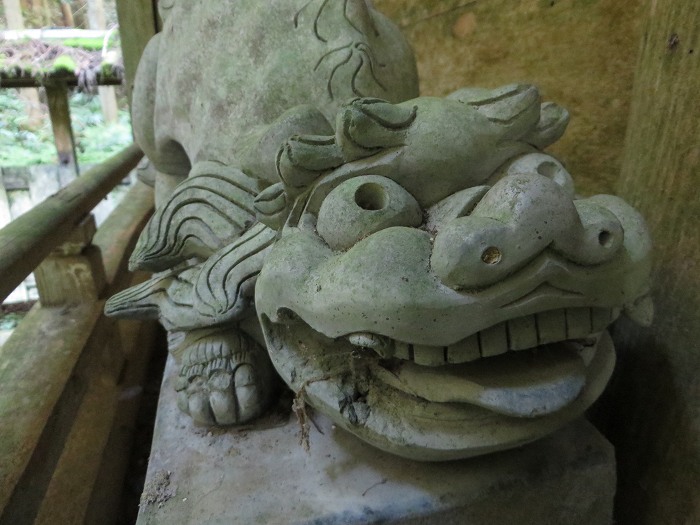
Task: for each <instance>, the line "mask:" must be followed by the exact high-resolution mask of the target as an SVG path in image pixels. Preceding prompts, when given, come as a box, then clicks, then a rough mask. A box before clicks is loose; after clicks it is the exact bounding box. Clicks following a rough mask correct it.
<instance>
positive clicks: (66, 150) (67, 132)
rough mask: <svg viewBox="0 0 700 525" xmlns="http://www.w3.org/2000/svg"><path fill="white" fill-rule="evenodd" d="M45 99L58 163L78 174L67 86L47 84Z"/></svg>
mask: <svg viewBox="0 0 700 525" xmlns="http://www.w3.org/2000/svg"><path fill="white" fill-rule="evenodd" d="M46 99H47V102H48V105H49V114H50V116H51V128H52V129H53V139H54V143H55V144H56V152H57V153H58V163H59V165H61V166H73V168H74V169H75V173H76V175H79V170H78V162H77V156H76V154H75V140H74V138H73V127H72V126H71V120H70V106H69V105H68V88H67V86H66V85H65V84H52V85H48V84H47V86H46Z"/></svg>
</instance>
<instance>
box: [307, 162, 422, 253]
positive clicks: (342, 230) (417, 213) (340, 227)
mask: <svg viewBox="0 0 700 525" xmlns="http://www.w3.org/2000/svg"><path fill="white" fill-rule="evenodd" d="M421 222H423V214H422V212H421V208H420V205H419V204H418V202H417V201H416V199H414V198H413V196H412V195H411V194H410V193H408V192H407V191H406V190H405V189H403V188H402V187H401V186H400V185H399V184H397V183H396V182H394V181H393V180H391V179H387V178H386V177H379V176H377V175H363V176H361V177H355V178H352V179H349V180H346V181H345V182H343V183H341V184H340V185H339V186H338V187H336V188H335V189H333V191H331V192H330V193H329V194H328V196H327V197H326V198H325V200H324V201H323V204H321V208H320V209H319V212H318V223H317V225H316V229H317V230H318V233H319V235H320V236H321V237H322V238H323V240H324V241H326V243H327V244H328V246H330V247H331V248H332V249H333V250H346V249H348V248H350V247H351V246H353V245H354V244H355V243H357V242H358V241H359V240H360V239H363V238H364V237H367V236H368V235H371V234H372V233H375V232H378V231H379V230H383V229H385V228H389V227H391V226H410V227H417V226H420V224H421Z"/></svg>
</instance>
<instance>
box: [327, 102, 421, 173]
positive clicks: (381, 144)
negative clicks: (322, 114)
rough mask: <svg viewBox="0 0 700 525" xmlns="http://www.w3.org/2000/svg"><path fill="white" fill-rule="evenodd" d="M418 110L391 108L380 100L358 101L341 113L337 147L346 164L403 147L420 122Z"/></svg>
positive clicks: (403, 107)
mask: <svg viewBox="0 0 700 525" xmlns="http://www.w3.org/2000/svg"><path fill="white" fill-rule="evenodd" d="M417 111H418V110H417V108H416V106H403V105H397V104H391V103H389V102H387V101H385V100H380V99H376V98H358V99H355V100H353V101H351V102H350V103H349V104H348V105H346V106H345V107H344V108H342V109H341V110H340V112H339V113H338V116H337V119H336V129H335V137H336V143H337V144H338V146H339V148H340V150H341V151H342V154H343V157H344V158H345V161H346V162H352V161H354V160H357V159H361V158H365V157H369V156H371V155H374V154H375V153H378V152H379V151H381V150H383V149H388V148H394V147H397V146H401V145H402V144H404V142H405V137H406V131H407V130H408V128H410V126H411V124H413V122H414V121H415V119H416V115H417Z"/></svg>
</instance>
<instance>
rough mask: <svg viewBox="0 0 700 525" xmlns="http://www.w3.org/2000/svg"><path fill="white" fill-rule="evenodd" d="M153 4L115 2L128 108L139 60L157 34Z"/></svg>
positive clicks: (147, 1) (145, 1) (146, 1)
mask: <svg viewBox="0 0 700 525" xmlns="http://www.w3.org/2000/svg"><path fill="white" fill-rule="evenodd" d="M155 4H156V3H155V1H154V0H117V15H118V17H119V33H120V36H121V41H122V56H123V57H124V71H125V76H126V87H127V96H128V98H129V106H131V93H132V91H133V89H134V77H135V76H136V68H137V66H138V63H139V60H140V59H141V55H142V54H143V50H144V49H145V48H146V44H147V43H148V41H149V40H150V39H151V37H152V36H153V35H155V34H156V32H157V18H158V11H157V9H156V6H155Z"/></svg>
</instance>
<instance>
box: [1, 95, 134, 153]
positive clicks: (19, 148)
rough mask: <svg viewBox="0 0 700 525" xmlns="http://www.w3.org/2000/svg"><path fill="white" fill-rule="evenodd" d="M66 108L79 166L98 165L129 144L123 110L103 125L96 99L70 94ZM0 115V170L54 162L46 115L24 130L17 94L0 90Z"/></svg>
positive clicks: (24, 119)
mask: <svg viewBox="0 0 700 525" xmlns="http://www.w3.org/2000/svg"><path fill="white" fill-rule="evenodd" d="M70 107H71V121H72V125H73V135H74V137H75V141H76V150H77V155H78V163H79V164H80V163H86V164H94V163H98V162H102V161H104V160H105V159H107V158H108V157H110V156H112V155H113V154H114V153H116V152H118V151H119V150H121V149H122V148H124V147H125V146H127V145H128V144H129V143H130V142H131V141H132V137H131V125H130V120H129V113H128V111H127V110H126V108H125V107H122V108H120V110H119V117H118V120H117V122H115V123H113V124H105V122H104V120H103V118H102V110H101V106H100V99H99V97H98V96H97V95H89V94H85V93H74V94H73V95H72V96H71V98H70ZM0 115H1V118H0V122H2V125H0V166H30V165H34V164H53V163H55V162H56V150H55V147H54V144H53V133H52V131H51V123H50V121H49V117H48V112H46V118H45V122H44V124H43V125H42V126H41V127H40V128H39V129H35V130H32V129H28V128H27V116H26V115H25V108H24V103H23V102H22V100H21V99H20V98H19V96H18V93H17V91H16V90H10V89H0Z"/></svg>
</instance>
